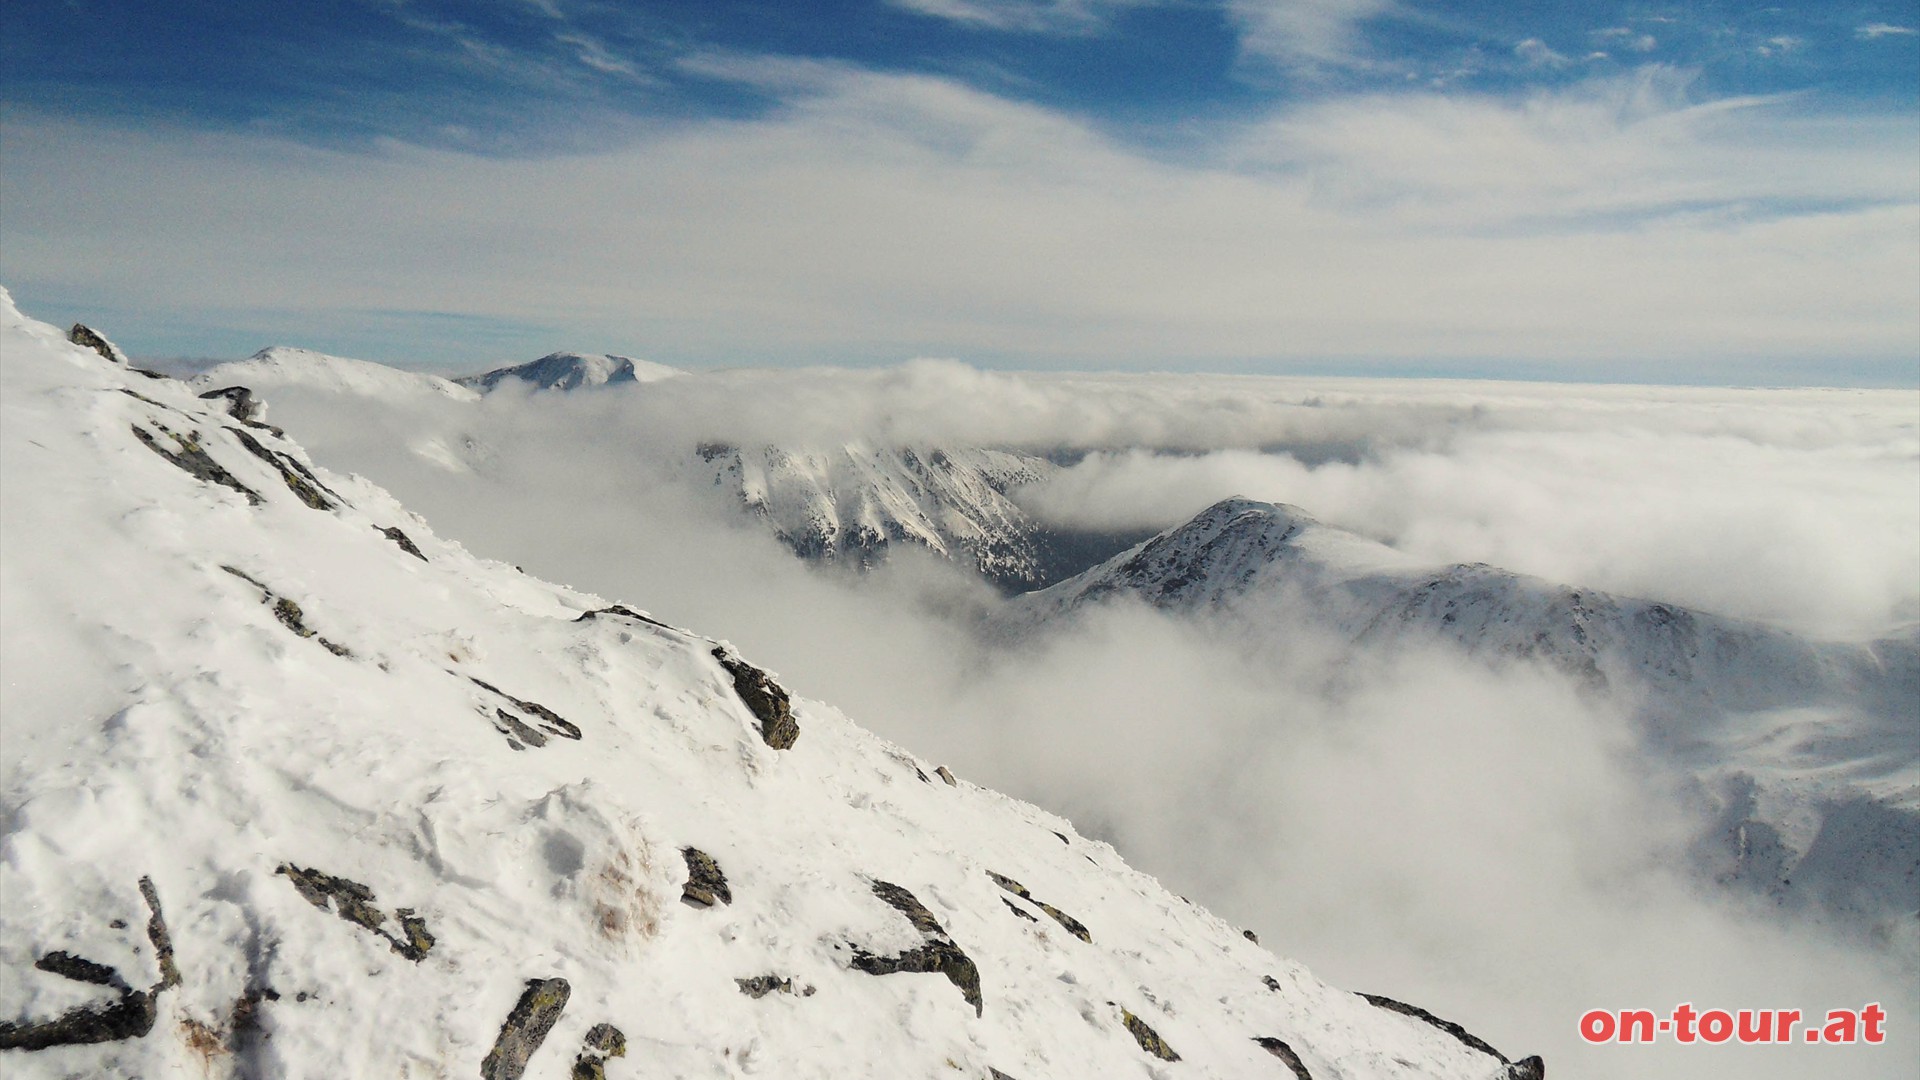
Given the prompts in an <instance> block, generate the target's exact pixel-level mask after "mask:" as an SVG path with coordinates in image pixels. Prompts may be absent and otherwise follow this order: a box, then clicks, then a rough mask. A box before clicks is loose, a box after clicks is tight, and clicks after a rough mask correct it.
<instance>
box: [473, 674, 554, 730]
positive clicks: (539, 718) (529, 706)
mask: <svg viewBox="0 0 1920 1080" xmlns="http://www.w3.org/2000/svg"><path fill="white" fill-rule="evenodd" d="M467 678H468V679H469V680H471V681H472V683H473V684H474V685H475V686H478V687H479V688H480V689H482V690H485V691H487V692H488V693H490V694H494V695H497V696H499V697H501V698H504V699H506V700H507V701H509V702H511V703H512V704H513V707H514V708H516V709H519V710H520V711H521V712H524V713H526V714H527V715H528V716H531V717H533V718H534V719H535V721H536V722H538V723H539V725H540V728H541V730H543V731H545V732H546V733H547V734H549V735H558V736H559V737H560V738H563V739H576V740H577V739H579V738H580V734H581V733H580V728H579V727H578V726H576V725H575V724H574V723H573V722H572V721H570V720H565V719H562V718H561V716H560V714H559V713H557V712H554V711H553V710H552V709H549V708H547V707H546V706H545V705H542V704H540V703H539V702H537V701H528V700H527V699H525V698H517V697H514V696H513V695H512V694H509V693H507V692H506V691H505V690H502V689H500V688H499V687H497V686H495V685H493V684H492V683H490V682H487V681H486V680H485V679H478V678H475V677H474V676H472V675H469V676H467ZM501 712H502V715H503V717H505V716H507V715H510V714H506V713H505V710H501ZM512 722H513V724H514V725H515V727H516V728H524V727H525V725H524V724H521V723H520V721H519V718H518V717H514V718H513V720H512ZM528 741H530V742H532V743H533V745H535V746H544V745H546V742H547V740H546V739H544V738H539V739H530V740H528Z"/></svg>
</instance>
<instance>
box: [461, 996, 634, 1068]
mask: <svg viewBox="0 0 1920 1080" xmlns="http://www.w3.org/2000/svg"><path fill="white" fill-rule="evenodd" d="M571 996H573V987H572V985H571V984H569V983H568V982H567V980H565V979H560V978H554V979H528V980H527V988H526V989H525V990H524V991H522V992H521V994H520V1000H519V1001H518V1002H516V1003H515V1004H514V1006H513V1011H512V1012H510V1013H508V1014H507V1019H506V1022H505V1023H503V1024H501V1025H500V1034H499V1036H498V1037H497V1038H495V1039H494V1040H493V1049H492V1050H489V1051H488V1052H487V1057H486V1060H484V1061H482V1062H481V1063H480V1077H481V1080H520V1076H521V1074H522V1073H524V1072H526V1071H527V1059H528V1058H531V1057H532V1056H533V1052H534V1051H535V1050H538V1049H540V1044H541V1043H543V1042H546V1041H547V1033H548V1032H549V1031H552V1030H553V1025H554V1024H555V1022H557V1021H558V1020H559V1019H560V1014H561V1013H562V1012H565V1011H566V1008H567V999H568V998H569V997H571ZM623 1041H624V1040H623Z"/></svg>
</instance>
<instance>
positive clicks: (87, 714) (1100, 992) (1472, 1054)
mask: <svg viewBox="0 0 1920 1080" xmlns="http://www.w3.org/2000/svg"><path fill="white" fill-rule="evenodd" d="M193 390H194V388H192V387H189V386H187V385H185V384H181V383H175V382H171V381H167V380H158V379H147V378H143V377H141V376H140V375H139V374H137V373H134V372H130V371H128V370H127V369H125V368H122V367H119V366H117V365H113V364H110V363H108V362H107V361H105V360H103V359H101V358H100V357H99V356H97V355H96V354H95V353H93V352H92V351H89V350H85V349H82V348H79V347H76V346H73V345H71V344H69V343H67V342H66V341H65V340H64V339H63V338H62V336H61V335H60V334H59V332H58V331H56V330H54V329H53V328H52V327H48V326H45V325H43V324H39V323H36V322H32V321H30V320H27V319H24V318H22V317H21V316H20V315H19V314H18V312H16V311H15V310H14V309H13V307H12V304H11V301H10V300H9V299H6V298H5V296H4V294H3V293H0V421H3V422H0V464H3V465H4V477H3V480H4V482H3V483H0V541H3V543H0V551H4V553H5V558H4V561H0V666H3V667H4V670H5V672H6V678H5V693H6V698H5V708H4V710H3V711H0V745H4V747H5V760H4V765H3V766H0V814H3V815H4V816H3V817H0V821H4V823H5V824H4V829H5V833H4V837H3V838H0V893H3V894H4V896H5V897H6V903H5V909H4V925H0V966H4V970H5V971H6V978H4V979H0V1046H5V1047H8V1049H4V1050H0V1062H3V1063H4V1068H5V1071H6V1073H7V1075H9V1076H10V1077H20V1078H29V1077H64V1076H74V1075H96V1076H107V1075H114V1076H134V1075H145V1076H158V1075H173V1074H175V1073H179V1074H181V1075H201V1074H203V1073H211V1074H214V1075H224V1074H226V1073H228V1072H232V1073H234V1074H237V1075H252V1076H278V1077H339V1076H394V1077H401V1076H413V1077H436V1076H472V1075H474V1074H475V1073H478V1074H479V1075H481V1076H483V1077H486V1078H489V1080H492V1078H514V1077H520V1076H522V1075H524V1076H527V1077H533V1078H553V1080H557V1078H559V1077H563V1076H569V1075H572V1076H599V1075H605V1076H609V1077H613V1078H615V1080H619V1078H620V1077H623V1076H640V1075H648V1076H652V1075H661V1076H680V1077H715V1078H719V1077H737V1076H741V1075H748V1074H754V1073H764V1074H766V1075H778V1076H792V1077H845V1076H887V1077H927V1078H933V1077H951V1076H966V1077H977V1078H983V1080H984V1078H988V1077H994V1076H1013V1077H1026V1078H1033V1077H1049V1078H1088V1080H1092V1078H1108V1077H1115V1076H1173V1075H1181V1076H1196V1077H1198V1076H1206V1077H1241V1076H1246V1077H1268V1076H1273V1075H1275V1074H1276V1073H1278V1072H1279V1071H1280V1070H1281V1069H1283V1068H1287V1067H1292V1068H1293V1071H1294V1073H1295V1075H1300V1076H1306V1075H1311V1076H1313V1077H1316V1078H1320V1080H1327V1078H1343V1077H1351V1078H1358V1077H1407V1078H1412V1077H1423V1078H1463V1080H1464V1078H1492V1077H1496V1076H1511V1077H1522V1076H1537V1075H1538V1067H1537V1062H1531V1061H1530V1062H1523V1063H1519V1064H1516V1065H1514V1066H1509V1065H1507V1064H1506V1063H1504V1062H1503V1061H1502V1059H1501V1058H1500V1057H1499V1056H1497V1054H1495V1053H1493V1052H1490V1048H1486V1047H1484V1046H1482V1045H1478V1044H1476V1043H1475V1041H1473V1040H1471V1038H1470V1037H1466V1038H1463V1037H1461V1036H1459V1035H1458V1034H1457V1033H1453V1032H1449V1031H1448V1030H1446V1029H1444V1028H1443V1027H1442V1026H1441V1025H1439V1024H1438V1023H1436V1022H1433V1021H1432V1020H1431V1018H1423V1017H1422V1016H1420V1015H1418V1013H1417V1010H1416V1011H1415V1012H1414V1013H1412V1014H1410V1013H1409V1012H1408V1011H1407V1010H1405V1009H1403V1008H1398V1007H1395V1006H1394V1004H1393V1003H1391V1002H1384V1001H1377V1000H1375V999H1369V998H1366V997H1362V996H1360V995H1356V994H1351V993H1347V992H1344V991H1340V990H1335V989H1333V988H1331V987H1328V986H1325V985H1323V984H1321V983H1319V982H1317V981H1316V980H1314V979H1313V978H1312V977H1311V976H1310V975H1309V974H1308V973H1307V972H1306V971H1304V970H1303V969H1302V968H1301V967H1300V966H1299V965H1297V964H1294V963H1291V962H1288V961H1285V960H1282V959H1279V958H1276V957H1275V956H1273V955H1272V954H1270V953H1268V952H1266V951H1265V950H1263V949H1261V948H1260V947H1259V946H1257V945H1256V944H1255V943H1253V942H1252V941H1249V940H1246V939H1244V938H1243V937H1242V936H1241V935H1240V934H1238V933H1236V932H1235V931H1234V930H1233V928H1231V927H1229V926H1227V925H1225V924H1223V923H1222V922H1221V921H1220V920H1218V919H1216V918H1214V917H1212V916H1210V915H1208V914H1207V913H1206V912H1205V911H1202V910H1200V909H1198V908H1195V907H1193V906H1191V905H1189V904H1187V903H1185V902H1183V901H1181V900H1180V899H1178V898H1176V897H1173V896H1171V895H1169V894H1168V893H1166V892H1165V891H1164V890H1163V889H1161V888H1160V887H1159V886H1158V885H1157V884H1156V883H1155V882H1153V881H1152V880H1151V879H1149V878H1146V877H1144V876H1142V875H1140V874H1137V873H1135V872H1133V871H1131V870H1129V869H1128V868H1127V867H1126V866H1125V865H1124V864H1123V863H1122V862H1121V861H1120V860H1119V859H1118V858H1117V857H1116V855H1115V854H1114V852H1113V851H1112V849H1111V848H1109V847H1107V846H1106V845H1104V844H1100V843H1097V842H1093V841H1089V840H1087V839H1084V838H1082V837H1080V836H1079V835H1077V834H1076V833H1075V832H1074V830H1073V829H1072V827H1071V826H1070V825H1069V824H1068V823H1067V822H1065V821H1062V820H1060V819H1058V818H1055V817H1052V816H1050V815H1048V814H1045V813H1043V812H1041V811H1039V810H1037V809H1035V808H1033V807H1031V806H1027V805H1024V804H1021V803H1018V802H1016V801H1014V800H1011V799H1008V798H1006V797H1004V796H1001V795H998V794H996V793H994V792H991V791H987V790H984V789H981V788H978V787H975V786H973V785H971V784H968V783H966V782H964V781H946V780H945V779H944V777H942V778H941V779H935V778H934V777H935V776H936V775H938V774H937V772H936V770H934V769H933V768H932V767H931V766H930V765H929V764H928V763H926V762H922V761H919V760H917V759H916V758H914V757H913V755H911V754H909V753H908V752H906V751H904V750H902V749H900V748H899V747H896V746H892V745H889V744H887V743H885V742H884V741H882V740H880V739H878V738H876V737H874V736H872V735H870V734H868V733H866V732H864V731H862V730H861V729H859V728H857V727H855V726H854V725H853V724H851V723H850V722H849V721H847V720H846V719H845V718H844V717H842V716H841V715H840V714H839V713H837V712H836V711H834V710H833V709H831V708H829V707H827V706H825V705H821V704H819V703H816V702H811V701H804V700H794V699H791V698H790V697H789V696H788V695H787V694H786V692H785V691H784V690H783V689H781V688H780V687H779V685H778V682H777V680H776V679H775V678H774V677H772V676H770V675H769V674H767V673H765V672H762V671H760V670H758V669H757V668H754V667H753V666H752V665H751V664H750V663H748V662H746V661H745V660H742V659H741V658H740V657H739V656H738V655H737V654H736V653H734V652H733V650H732V649H731V648H730V647H728V646H726V645H725V644H724V643H721V642H716V641H714V640H711V639H708V638H705V637H702V636H700V635H698V634H695V633H692V632H689V631H686V630H682V629H679V628H676V627H671V626H667V625H664V624H662V623H660V622H658V621H655V620H653V619H651V618H650V617H648V616H647V615H645V614H644V613H642V612H639V611H635V610H632V609H629V608H624V607H618V606H615V605H610V604H608V603H607V602H606V601H605V600H602V599H600V598H598V597H593V596H588V595H584V594H580V593H577V592H573V591H570V590H568V589H564V588H560V587H557V586H553V585H549V584H546V583H543V582H540V581H537V580H534V579H531V578H528V577H526V576H524V575H521V574H519V573H517V572H515V571H514V570H513V569H512V568H510V567H507V566H503V565H500V564H496V563H489V562H485V561H482V560H479V559H476V558H474V557H472V556H470V555H469V554H468V553H466V552H465V551H464V550H463V549H462V548H461V547H460V546H459V545H457V544H455V543H452V542H450V541H447V540H445V539H442V538H439V537H436V536H435V535H433V533H432V531H431V530H430V529H428V528H427V527H426V526H425V524H424V523H423V522H421V521H420V520H418V519H417V518H414V517H412V516H411V515H409V514H408V513H407V512H406V511H405V510H404V509H403V508H401V507H400V506H398V505H397V504H396V503H395V502H394V501H393V500H392V499H391V498H390V497H389V496H388V495H386V494H385V493H384V492H382V491H381V490H380V489H378V488H375V487H373V486H372V485H371V484H369V483H367V482H366V481H364V480H361V479H359V478H357V477H342V476H338V475H334V474H331V473H328V472H326V471H324V470H321V469H318V468H316V467H315V466H313V465H312V463H311V462H310V461H309V460H308V459H307V457H306V455H305V454H304V452H302V451H301V450H300V448H299V447H297V446H295V445H293V444H292V443H290V442H288V441H286V440H284V439H282V438H280V437H279V436H277V435H276V434H275V433H274V431H273V430H272V429H270V428H268V427H266V426H265V425H263V424H260V423H259V422H258V421H250V420H248V419H246V418H244V417H243V416H242V415H240V414H238V413H236V412H233V411H230V408H229V406H230V405H231V404H232V401H231V399H227V398H214V399H203V398H200V397H197V396H195V394H194V392H193ZM623 1053H624V1054H625V1055H626V1058H627V1059H626V1060H622V1057H621V1055H622V1054H623ZM1176 1057H1177V1059H1178V1061H1179V1065H1178V1066H1177V1068H1169V1067H1168V1065H1169V1062H1171V1061H1173V1060H1175V1059H1176ZM1276 1058H1277V1059H1279V1060H1276ZM1296 1061H1297V1062H1298V1064H1297V1066H1296V1065H1294V1063H1295V1062H1296Z"/></svg>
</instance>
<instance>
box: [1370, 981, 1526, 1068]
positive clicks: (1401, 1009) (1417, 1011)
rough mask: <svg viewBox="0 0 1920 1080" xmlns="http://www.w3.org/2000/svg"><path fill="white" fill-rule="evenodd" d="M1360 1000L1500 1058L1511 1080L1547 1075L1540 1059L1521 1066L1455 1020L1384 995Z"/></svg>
mask: <svg viewBox="0 0 1920 1080" xmlns="http://www.w3.org/2000/svg"><path fill="white" fill-rule="evenodd" d="M1360 996H1361V997H1363V998H1366V999H1367V1002H1368V1003H1369V1004H1371V1005H1373V1006H1375V1007H1377V1008H1382V1009H1386V1010H1388V1011H1390V1012H1397V1013H1399V1014H1400V1015H1402V1016H1411V1017H1413V1018H1414V1019H1415V1020H1419V1021H1421V1022H1422V1023H1426V1024H1432V1025H1433V1026H1434V1027H1436V1028H1439V1029H1440V1030H1441V1031H1444V1032H1446V1033H1447V1034H1449V1035H1451V1036H1453V1037H1454V1038H1456V1039H1458V1040H1460V1041H1461V1042H1462V1043H1464V1044H1466V1045H1467V1046H1470V1047H1472V1048H1474V1049H1475V1050H1478V1051H1480V1052H1481V1053H1483V1054H1490V1055H1492V1056H1493V1057H1495V1058H1498V1059H1499V1061H1500V1063H1501V1064H1502V1065H1505V1066H1507V1077H1508V1080H1540V1078H1541V1077H1544V1076H1545V1075H1546V1068H1547V1067H1546V1063H1545V1062H1543V1061H1542V1060H1541V1059H1540V1058H1539V1057H1538V1056H1534V1057H1529V1058H1522V1059H1521V1060H1520V1061H1517V1062H1515V1061H1511V1060H1509V1059H1508V1058H1507V1055H1505V1054H1503V1053H1501V1052H1500V1051H1498V1050H1495V1049H1494V1048H1493V1044H1491V1043H1489V1042H1487V1041H1486V1040H1485V1039H1482V1038H1480V1037H1479V1036H1478V1035H1475V1034H1474V1033H1473V1032H1471V1031H1468V1030H1467V1029H1466V1028H1463V1027H1461V1026H1460V1025H1459V1024H1456V1023H1454V1022H1453V1021H1451V1020H1444V1019H1441V1018H1440V1017H1438V1016H1435V1015H1433V1014H1432V1013H1430V1012H1428V1011H1427V1010H1425V1009H1423V1008H1421V1007H1420V1006H1418V1005H1409V1004H1407V1003H1406V1002H1404V1001H1396V1000H1394V999H1393V998H1390V997H1386V996H1384V995H1381V994H1361V995H1360Z"/></svg>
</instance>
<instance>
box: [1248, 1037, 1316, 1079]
mask: <svg viewBox="0 0 1920 1080" xmlns="http://www.w3.org/2000/svg"><path fill="white" fill-rule="evenodd" d="M1253 1041H1254V1042H1257V1043H1259V1044H1260V1048H1261V1049H1262V1050H1265V1051H1266V1052H1267V1053H1269V1054H1272V1055H1273V1056H1274V1057H1277V1058H1279V1059H1280V1061H1281V1062H1282V1063H1283V1064H1285V1065H1286V1067H1287V1068H1289V1069H1292V1070H1293V1075H1294V1077H1295V1078H1296V1080H1313V1074H1312V1073H1310V1072H1308V1071H1307V1065H1306V1062H1304V1061H1301V1060H1300V1055H1299V1054H1296V1053H1294V1052H1293V1047H1291V1046H1288V1045H1287V1043H1286V1040H1284V1039H1276V1038H1273V1037H1272V1036H1270V1035H1261V1036H1256V1037H1255V1038H1254V1040H1253Z"/></svg>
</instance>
